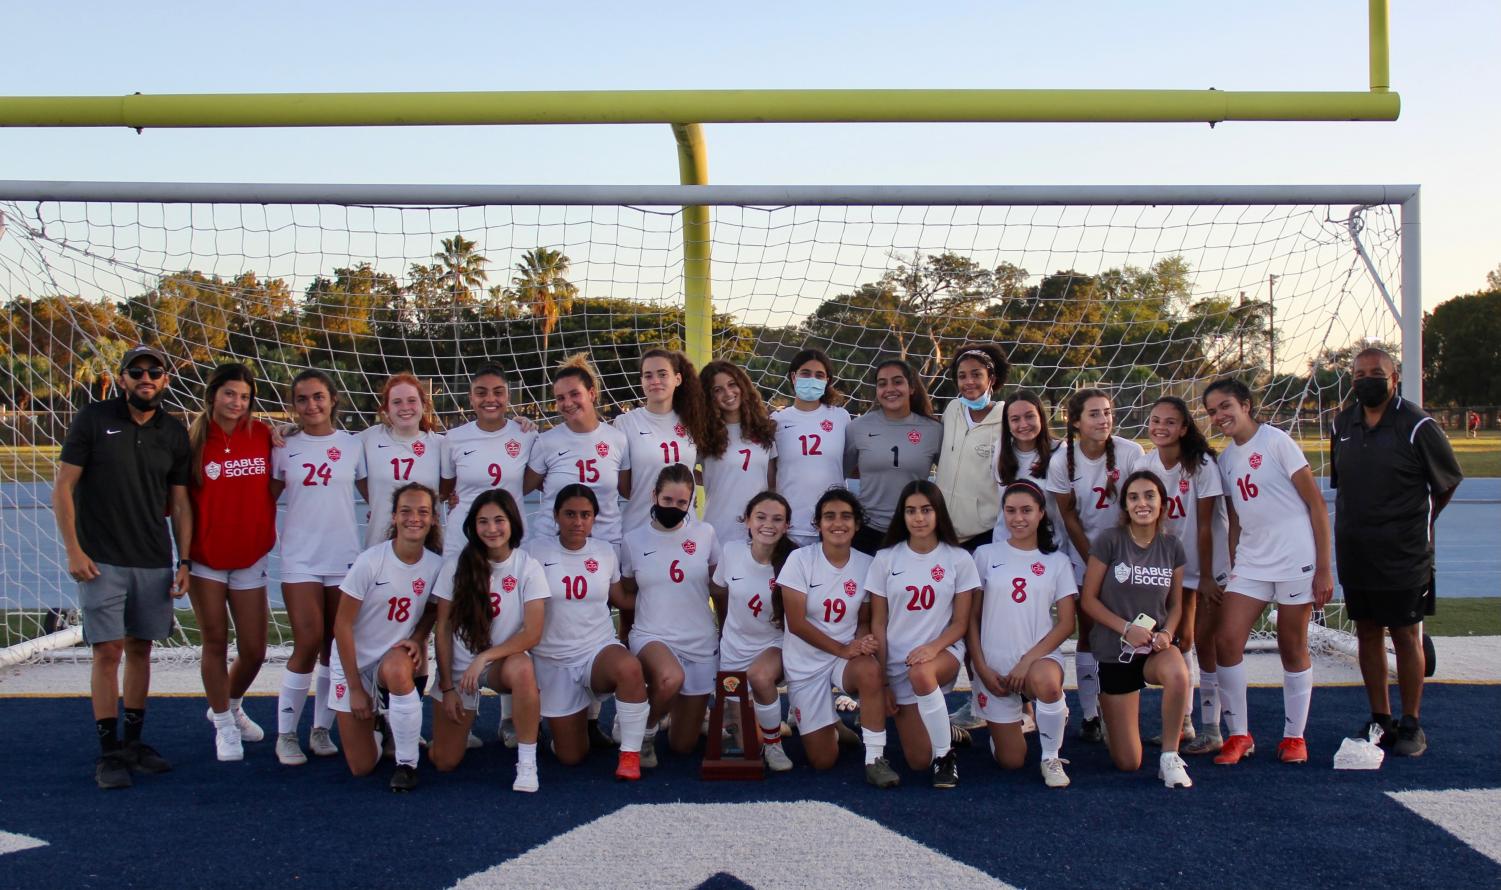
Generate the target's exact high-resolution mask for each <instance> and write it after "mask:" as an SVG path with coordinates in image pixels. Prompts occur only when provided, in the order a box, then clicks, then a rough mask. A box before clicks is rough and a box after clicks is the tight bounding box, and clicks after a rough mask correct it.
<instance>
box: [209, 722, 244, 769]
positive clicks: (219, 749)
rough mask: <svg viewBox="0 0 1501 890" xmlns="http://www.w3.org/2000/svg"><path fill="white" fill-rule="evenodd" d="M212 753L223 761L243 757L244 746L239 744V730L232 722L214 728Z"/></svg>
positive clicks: (242, 758)
mask: <svg viewBox="0 0 1501 890" xmlns="http://www.w3.org/2000/svg"><path fill="white" fill-rule="evenodd" d="M214 753H215V755H216V756H217V757H218V758H219V759H220V760H221V761H223V762H225V763H230V762H232V761H235V760H244V759H245V747H244V746H243V745H241V744H240V731H239V729H237V728H236V727H235V725H234V724H233V723H231V724H230V725H228V726H221V727H219V728H218V729H216V730H214Z"/></svg>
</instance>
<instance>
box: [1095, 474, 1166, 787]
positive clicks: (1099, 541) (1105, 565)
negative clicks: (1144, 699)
mask: <svg viewBox="0 0 1501 890" xmlns="http://www.w3.org/2000/svg"><path fill="white" fill-rule="evenodd" d="M1121 489H1122V491H1123V493H1124V496H1123V497H1122V498H1121V504H1120V513H1121V520H1122V522H1121V524H1120V525H1117V526H1115V527H1114V528H1109V529H1106V530H1105V531H1103V532H1101V533H1100V534H1098V535H1096V536H1095V539H1094V547H1093V548H1091V550H1090V551H1089V568H1088V569H1087V570H1086V571H1085V573H1084V593H1083V596H1082V597H1081V598H1080V607H1081V608H1083V609H1084V611H1086V612H1088V613H1089V615H1090V617H1091V618H1093V619H1094V621H1093V627H1092V628H1091V629H1090V634H1091V635H1092V636H1093V637H1094V639H1093V640H1092V641H1091V643H1092V646H1091V648H1092V650H1093V651H1095V652H1098V653H1100V654H1101V655H1102V656H1105V660H1104V661H1103V662H1102V663H1101V664H1100V692H1101V693H1103V694H1104V699H1103V700H1102V701H1103V704H1104V711H1105V725H1106V728H1107V729H1108V730H1109V738H1110V759H1111V760H1112V761H1113V762H1114V763H1115V768H1116V769H1119V770H1125V771H1127V772H1134V771H1135V770H1138V769H1140V768H1141V725H1140V716H1141V714H1140V712H1141V690H1142V689H1143V688H1145V687H1146V684H1148V683H1152V684H1154V685H1157V686H1161V687H1162V725H1163V726H1164V727H1168V728H1171V727H1173V726H1175V725H1176V724H1177V723H1178V721H1179V718H1181V717H1182V716H1183V706H1184V703H1185V702H1186V701H1188V668H1187V666H1186V665H1185V664H1184V663H1183V658H1182V657H1181V656H1180V655H1179V654H1178V650H1176V649H1174V648H1173V630H1172V629H1173V628H1175V627H1177V626H1178V620H1179V617H1180V614H1179V613H1180V612H1181V611H1182V595H1183V561H1184V556H1183V544H1182V542H1180V541H1179V540H1178V539H1177V538H1175V537H1173V536H1172V535H1170V534H1168V533H1167V532H1165V531H1163V528H1162V522H1163V510H1162V505H1163V504H1164V503H1165V502H1166V500H1167V489H1166V488H1164V487H1163V485H1162V480H1160V479H1158V478H1157V477H1156V476H1155V475H1153V474H1152V472H1151V471H1150V470H1137V471H1136V472H1134V473H1132V474H1131V475H1129V476H1127V477H1126V481H1125V483H1124V484H1123V485H1122V486H1121ZM1157 778H1159V779H1161V780H1162V782H1163V784H1164V785H1166V786H1167V787H1169V788H1192V787H1193V780H1191V779H1189V777H1188V769H1187V767H1186V766H1185V764H1184V763H1183V758H1181V757H1179V756H1178V737H1177V736H1176V735H1175V734H1174V733H1171V732H1164V733H1163V734H1162V755H1161V756H1160V757H1159V758H1158V760H1157Z"/></svg>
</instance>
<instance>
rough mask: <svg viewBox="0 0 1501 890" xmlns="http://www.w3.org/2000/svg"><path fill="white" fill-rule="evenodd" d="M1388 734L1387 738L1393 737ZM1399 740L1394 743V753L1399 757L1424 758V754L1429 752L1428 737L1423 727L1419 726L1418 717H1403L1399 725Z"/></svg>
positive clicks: (1397, 733)
mask: <svg viewBox="0 0 1501 890" xmlns="http://www.w3.org/2000/svg"><path fill="white" fill-rule="evenodd" d="M1391 735H1392V734H1391V733H1387V737H1388V738H1390V737H1391ZM1396 736H1397V740H1396V741H1395V742H1393V743H1392V753H1393V754H1395V755H1396V756H1398V757H1422V756H1423V752H1424V751H1427V750H1428V736H1427V735H1425V734H1424V732H1423V727H1422V726H1420V725H1418V720H1417V718H1416V717H1409V716H1407V715H1406V714H1404V715H1402V719H1401V721H1399V722H1398V723H1397V732H1396Z"/></svg>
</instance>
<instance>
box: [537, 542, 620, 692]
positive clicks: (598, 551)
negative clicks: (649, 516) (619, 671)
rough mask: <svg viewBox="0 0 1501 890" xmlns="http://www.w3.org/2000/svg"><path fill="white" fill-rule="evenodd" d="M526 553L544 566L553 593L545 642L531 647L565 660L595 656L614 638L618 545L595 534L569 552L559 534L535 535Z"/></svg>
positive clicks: (547, 656) (549, 587)
mask: <svg viewBox="0 0 1501 890" xmlns="http://www.w3.org/2000/svg"><path fill="white" fill-rule="evenodd" d="M526 552H527V553H529V554H531V555H532V557H533V558H534V559H536V560H537V562H539V563H540V564H541V565H542V573H543V574H544V575H545V576H546V577H547V587H548V589H549V590H551V591H552V596H551V597H549V598H548V600H547V622H546V623H545V624H543V625H542V640H541V641H540V642H539V643H537V645H536V647H535V648H533V649H532V651H533V652H534V653H536V654H537V655H541V656H543V657H545V658H551V659H554V660H556V661H559V662H562V663H564V664H578V663H580V662H583V661H587V660H589V659H591V658H593V657H594V654H595V653H596V652H598V651H599V650H600V648H601V647H603V646H604V645H606V644H607V643H611V642H613V641H614V640H615V623H614V622H613V621H611V619H610V585H611V584H613V583H614V582H616V581H619V580H620V560H619V559H618V558H617V557H616V556H615V548H614V547H613V546H611V545H610V544H607V543H605V542H604V541H599V540H595V539H594V538H590V539H588V540H587V541H585V542H584V546H583V547H582V548H580V549H578V550H569V549H567V548H565V547H564V546H563V545H562V543H560V542H559V541H558V539H557V538H536V539H534V540H532V541H530V542H528V543H527V545H526Z"/></svg>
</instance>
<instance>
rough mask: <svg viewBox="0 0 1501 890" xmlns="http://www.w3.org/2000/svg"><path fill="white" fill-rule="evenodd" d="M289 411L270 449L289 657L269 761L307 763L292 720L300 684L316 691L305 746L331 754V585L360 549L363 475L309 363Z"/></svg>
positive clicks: (330, 387)
mask: <svg viewBox="0 0 1501 890" xmlns="http://www.w3.org/2000/svg"><path fill="white" fill-rule="evenodd" d="M292 411H293V412H294V413H295V414H296V416H297V426H298V430H299V432H297V433H296V434H295V435H293V436H292V437H290V438H289V439H287V441H286V443H285V444H283V445H279V446H277V447H276V448H274V449H272V451H271V496H272V497H277V496H279V495H280V494H281V493H282V492H283V491H285V492H286V495H287V497H286V516H285V518H284V519H283V520H282V528H281V597H282V600H283V602H285V603H286V606H287V620H288V621H290V622H291V624H292V655H291V657H289V658H288V659H287V670H286V673H284V674H283V675H282V680H281V693H280V695H278V697H277V716H276V732H277V735H276V759H277V760H280V761H281V762H282V764H283V765H285V766H300V765H301V764H304V763H307V755H305V754H303V752H302V746H301V744H299V743H298V741H297V724H298V722H299V721H300V720H301V719H302V707H303V705H304V704H305V703H306V702H307V694H308V687H309V686H311V685H313V682H314V669H315V668H316V669H317V689H316V691H315V695H316V699H315V701H314V712H313V732H312V735H311V737H310V738H309V747H310V748H311V749H312V751H313V753H314V754H316V755H318V756H319V757H331V756H333V755H335V754H338V753H339V749H338V747H336V746H335V745H334V743H333V740H332V739H331V738H329V733H328V730H329V727H331V726H333V723H334V712H333V709H332V708H330V707H329V694H328V655H329V648H330V647H331V646H332V644H333V633H334V628H333V621H334V614H335V613H336V612H337V611H338V608H339V597H340V596H341V594H340V592H339V582H341V581H343V580H344V573H345V572H347V571H349V568H350V566H352V565H354V558H355V557H356V556H358V555H359V553H360V539H359V528H358V526H357V525H356V524H355V518H354V486H355V480H357V479H362V478H364V476H365V452H364V449H363V448H362V447H361V444H360V440H359V438H358V437H356V436H355V435H354V434H353V433H349V432H345V431H344V430H341V429H338V428H337V427H335V426H334V424H335V422H336V421H337V420H338V417H339V394H338V390H337V389H335V388H334V382H333V378H331V377H329V376H328V374H326V373H324V372H323V371H320V370H318V369H316V368H311V369H309V370H306V371H302V372H301V373H299V374H298V375H297V376H296V377H293V378H292Z"/></svg>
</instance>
